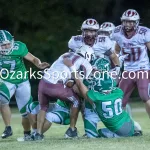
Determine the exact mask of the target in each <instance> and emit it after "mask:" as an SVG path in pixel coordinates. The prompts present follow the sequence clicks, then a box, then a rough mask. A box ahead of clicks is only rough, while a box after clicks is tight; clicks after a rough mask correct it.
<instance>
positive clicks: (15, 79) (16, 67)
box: [0, 30, 49, 138]
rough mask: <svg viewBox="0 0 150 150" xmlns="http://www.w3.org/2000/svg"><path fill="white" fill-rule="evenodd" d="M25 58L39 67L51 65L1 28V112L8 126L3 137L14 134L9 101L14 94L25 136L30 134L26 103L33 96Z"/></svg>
mask: <svg viewBox="0 0 150 150" xmlns="http://www.w3.org/2000/svg"><path fill="white" fill-rule="evenodd" d="M24 59H26V60H28V61H30V62H32V63H33V64H34V65H35V66H36V67H38V68H39V69H44V68H46V67H48V66H49V64H48V63H46V62H43V63H42V62H41V61H40V59H38V58H37V57H35V56H33V55H32V54H31V53H30V52H28V49H27V46H26V44H24V43H22V42H20V41H14V37H13V36H12V35H11V34H10V33H9V32H8V31H6V30H0V102H1V113H2V117H3V120H4V123H5V126H6V127H5V130H4V132H3V134H2V136H1V137H2V138H7V137H9V136H11V135H12V129H11V126H10V118H11V112H10V108H9V102H10V99H11V97H12V96H13V95H15V98H16V102H17V105H18V108H19V111H20V113H21V115H22V125H23V128H24V136H25V137H28V135H30V124H29V121H28V119H27V118H26V116H27V112H26V105H27V104H28V103H29V102H30V101H31V100H32V96H31V88H30V83H29V80H28V75H27V71H26V68H25V65H24Z"/></svg>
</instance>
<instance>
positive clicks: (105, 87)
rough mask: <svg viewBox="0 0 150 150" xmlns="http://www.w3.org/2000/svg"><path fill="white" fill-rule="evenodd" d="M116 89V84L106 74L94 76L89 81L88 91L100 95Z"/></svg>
mask: <svg viewBox="0 0 150 150" xmlns="http://www.w3.org/2000/svg"><path fill="white" fill-rule="evenodd" d="M115 88H116V82H115V80H113V79H112V78H111V77H110V76H109V74H108V73H101V74H99V75H98V74H94V75H93V78H92V80H91V81H90V89H91V90H94V91H97V92H100V93H106V94H107V93H110V92H111V91H112V90H114V89H115Z"/></svg>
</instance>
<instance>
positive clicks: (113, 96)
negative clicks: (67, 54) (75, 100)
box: [64, 59, 141, 137]
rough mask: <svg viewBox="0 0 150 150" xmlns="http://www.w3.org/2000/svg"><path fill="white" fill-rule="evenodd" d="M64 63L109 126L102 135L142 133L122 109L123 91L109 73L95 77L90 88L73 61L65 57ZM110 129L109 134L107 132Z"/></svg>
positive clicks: (116, 135)
mask: <svg viewBox="0 0 150 150" xmlns="http://www.w3.org/2000/svg"><path fill="white" fill-rule="evenodd" d="M64 64H65V65H67V66H68V68H69V69H70V70H71V71H72V75H73V76H74V79H75V81H76V85H77V87H78V89H79V91H80V93H81V95H82V96H83V97H84V99H85V100H86V101H88V102H89V103H90V104H91V105H92V107H93V110H94V111H95V113H97V115H98V116H99V118H100V119H101V121H102V122H103V123H104V125H105V126H106V127H107V128H108V129H102V130H100V131H99V134H100V136H101V137H128V136H134V135H135V136H137V135H141V127H140V126H137V125H136V123H134V121H133V120H132V119H131V118H130V116H129V115H128V113H126V112H125V111H124V110H123V109H122V97H123V91H122V90H121V89H120V88H117V87H115V84H114V82H113V80H112V78H110V76H109V75H108V74H107V73H104V74H103V78H95V83H96V84H93V85H94V86H93V90H88V88H87V87H86V86H85V85H84V84H83V82H82V81H81V79H80V76H79V75H78V74H77V73H76V69H75V67H74V65H73V64H72V62H71V61H70V60H69V59H64ZM95 77H96V76H95ZM105 131H106V132H105ZM108 131H109V134H106V133H108Z"/></svg>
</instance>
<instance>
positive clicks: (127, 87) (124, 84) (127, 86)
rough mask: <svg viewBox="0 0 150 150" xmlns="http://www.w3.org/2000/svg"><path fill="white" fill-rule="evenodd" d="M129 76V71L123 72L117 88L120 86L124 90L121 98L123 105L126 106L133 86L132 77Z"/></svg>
mask: <svg viewBox="0 0 150 150" xmlns="http://www.w3.org/2000/svg"><path fill="white" fill-rule="evenodd" d="M129 77H130V76H129V72H123V73H122V79H121V81H120V82H119V88H121V89H122V91H123V92H124V97H123V100H122V105H123V107H126V104H127V103H128V100H129V97H130V95H131V93H132V91H133V90H134V88H135V83H134V79H130V78H129ZM131 77H132V75H131Z"/></svg>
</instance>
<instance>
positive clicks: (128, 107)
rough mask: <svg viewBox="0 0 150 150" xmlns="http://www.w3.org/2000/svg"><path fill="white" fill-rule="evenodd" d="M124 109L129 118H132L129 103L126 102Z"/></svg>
mask: <svg viewBox="0 0 150 150" xmlns="http://www.w3.org/2000/svg"><path fill="white" fill-rule="evenodd" d="M125 110H126V112H127V113H128V114H129V116H130V118H131V119H133V118H132V110H131V106H130V105H129V103H127V105H126V109H125Z"/></svg>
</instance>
